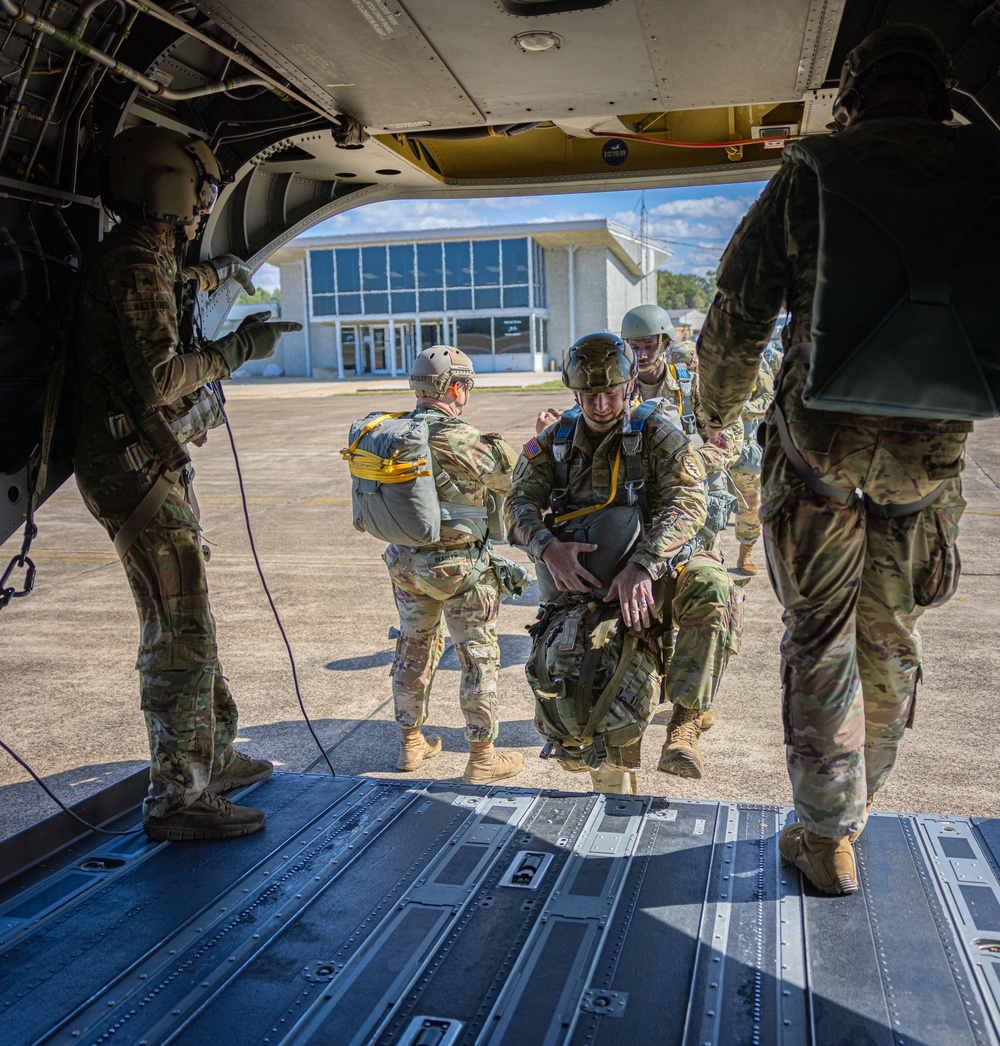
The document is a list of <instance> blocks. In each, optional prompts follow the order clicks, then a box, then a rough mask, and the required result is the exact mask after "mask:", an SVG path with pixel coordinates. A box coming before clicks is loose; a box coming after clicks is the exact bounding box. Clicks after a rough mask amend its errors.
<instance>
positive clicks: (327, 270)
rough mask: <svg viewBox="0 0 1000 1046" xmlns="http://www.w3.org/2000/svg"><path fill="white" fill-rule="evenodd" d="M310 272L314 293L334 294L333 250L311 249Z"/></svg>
mask: <svg viewBox="0 0 1000 1046" xmlns="http://www.w3.org/2000/svg"><path fill="white" fill-rule="evenodd" d="M309 274H310V275H311V276H312V292H313V294H332V293H333V292H334V290H335V288H334V286H333V251H310V252H309Z"/></svg>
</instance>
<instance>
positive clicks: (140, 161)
mask: <svg viewBox="0 0 1000 1046" xmlns="http://www.w3.org/2000/svg"><path fill="white" fill-rule="evenodd" d="M220 184H221V176H220V172H219V166H218V164H217V163H216V160H215V157H214V156H213V155H212V153H211V151H210V150H209V148H208V146H207V145H206V144H205V143H204V142H203V141H201V140H200V139H197V138H192V137H188V136H187V135H184V134H181V133H180V132H177V131H170V130H167V129H166V128H162V127H138V128H133V129H131V130H127V131H123V132H122V133H121V134H119V135H118V136H117V137H116V138H115V139H114V141H113V142H112V143H111V151H110V157H109V160H108V169H107V176H106V178H105V185H104V188H103V190H102V194H101V195H102V200H103V202H104V205H105V206H106V207H107V208H108V210H109V211H111V212H112V213H113V214H115V215H117V216H118V217H119V218H120V219H121V221H120V223H119V224H118V225H116V226H115V228H114V229H112V230H111V232H110V234H109V235H108V236H107V237H106V238H105V239H104V242H103V243H102V244H101V245H100V247H98V248H97V251H96V252H95V254H94V255H93V257H91V258H90V259H89V262H88V264H87V267H86V269H85V271H84V273H83V276H82V279H81V286H80V293H79V297H78V300H77V307H76V315H75V320H74V330H73V346H72V354H73V366H74V369H75V375H74V378H75V384H76V391H77V396H78V404H79V407H78V409H79V416H80V426H79V434H78V439H77V443H76V448H75V451H74V457H73V464H74V468H75V470H76V480H77V484H78V486H79V488H80V492H81V494H82V495H83V500H84V502H85V503H86V505H87V508H88V509H89V510H90V511H91V513H92V514H93V515H94V516H95V517H96V518H97V519H98V520H99V521H100V522H101V523H102V524H103V525H104V526H105V528H106V529H107V531H108V534H109V535H110V536H111V537H112V538H113V539H114V543H115V549H116V551H117V552H118V555H119V556H120V557H121V561H122V565H123V566H124V568H125V574H126V576H127V578H128V582H129V585H130V587H131V589H132V595H133V597H134V599H135V605H136V610H137V611H138V613H139V624H140V629H141V638H140V641H139V657H138V660H137V662H136V668H137V669H138V670H139V679H140V692H141V706H142V711H143V715H144V716H145V719H146V729H147V731H148V733H149V749H150V774H149V776H150V785H149V794H148V796H147V798H146V800H145V802H144V803H143V826H144V828H145V831H146V834H147V835H148V836H150V838H152V839H225V838H229V837H231V836H239V835H248V834H249V833H251V832H255V831H257V830H258V829H260V828H262V827H263V826H264V814H263V813H262V812H261V811H260V810H255V809H253V808H252V807H244V806H234V805H233V804H232V803H230V802H228V801H227V800H225V799H223V798H222V797H221V796H220V795H219V794H217V793H220V792H227V791H229V790H230V789H232V788H236V787H239V786H242V785H247V784H251V783H253V782H254V781H260V780H263V779H264V778H265V777H267V776H268V775H270V773H271V772H272V770H273V767H272V765H271V763H269V762H268V761H267V760H266V759H249V758H247V757H246V756H244V755H242V754H241V753H239V752H237V751H236V749H235V748H233V744H232V742H233V738H234V737H235V736H236V720H237V712H236V705H235V703H234V701H233V698H232V695H231V694H230V692H229V685H228V683H227V682H226V677H225V676H224V675H223V674H222V666H221V665H220V664H219V658H218V648H217V646H216V639H215V620H214V619H213V617H212V612H211V609H210V608H209V604H208V586H207V582H206V579H205V560H206V559H207V558H208V557H207V552H208V550H207V548H205V547H204V546H203V545H202V543H201V536H200V527H199V525H198V509H197V502H196V501H195V498H194V491H193V489H192V485H191V481H192V478H193V476H194V470H193V469H192V468H191V465H190V461H191V459H190V456H189V454H188V452H187V450H186V449H185V444H186V443H188V442H191V443H194V444H196V445H201V444H202V443H204V441H205V438H206V435H207V431H208V429H210V428H212V427H213V426H215V425H218V424H220V423H221V422H222V421H223V418H224V415H223V412H222V403H221V399H220V398H219V395H218V393H217V391H215V389H214V388H213V386H212V384H211V383H213V382H215V381H217V380H218V379H220V378H228V377H229V376H230V374H231V373H232V372H233V371H234V370H236V369H237V368H238V367H240V366H242V365H243V364H244V363H245V362H246V361H247V360H248V359H266V358H267V357H268V356H270V355H272V354H273V352H274V349H275V346H276V345H277V343H278V339H279V338H280V337H281V334H282V333H283V332H284V331H291V330H301V325H300V324H298V323H285V322H276V323H267V322H264V321H263V320H262V318H261V317H260V315H256V316H250V317H247V319H246V320H244V322H243V324H242V325H241V327H240V329H239V331H237V332H236V333H235V334H231V335H229V336H227V337H225V338H222V339H221V340H220V341H214V342H205V341H203V340H202V338H201V336H200V333H199V332H197V331H196V330H195V329H194V325H193V324H192V322H191V315H190V310H189V308H188V306H190V308H193V305H194V296H195V295H196V294H197V292H199V291H211V290H215V289H216V288H217V287H219V286H220V285H221V284H222V283H224V282H225V281H226V280H227V279H230V278H233V279H236V280H237V281H238V282H239V283H241V284H242V285H243V286H244V287H245V288H246V289H247V290H249V291H252V290H253V286H252V284H251V283H250V272H249V270H248V269H247V267H246V266H245V265H244V264H243V263H242V262H241V261H240V260H239V259H238V258H236V257H234V256H233V255H231V254H230V255H223V256H222V257H220V258H213V259H211V260H210V261H205V262H201V263H199V264H197V265H195V266H192V267H191V268H186V269H181V267H180V264H179V262H178V258H179V257H180V255H181V254H182V252H183V250H184V248H185V247H186V246H187V244H188V242H189V241H193V240H194V239H195V238H196V237H197V234H198V229H199V225H200V224H201V221H202V218H203V217H204V216H205V215H207V214H208V213H209V212H210V211H211V209H212V206H213V205H214V203H215V200H216V198H217V196H218V193H219V187H220Z"/></svg>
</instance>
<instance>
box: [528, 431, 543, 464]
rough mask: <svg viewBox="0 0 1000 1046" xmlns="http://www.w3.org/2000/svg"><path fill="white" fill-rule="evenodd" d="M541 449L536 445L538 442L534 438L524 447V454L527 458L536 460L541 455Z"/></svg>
mask: <svg viewBox="0 0 1000 1046" xmlns="http://www.w3.org/2000/svg"><path fill="white" fill-rule="evenodd" d="M541 452H542V448H541V447H540V446H539V445H538V440H537V439H535V437H534V436H532V437H531V439H529V440H528V442H527V443H525V445H524V453H525V456H526V457H527V458H529V459H530V458H537V457H538V455H539V454H541Z"/></svg>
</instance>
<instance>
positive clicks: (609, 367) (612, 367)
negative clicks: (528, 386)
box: [562, 332, 639, 392]
mask: <svg viewBox="0 0 1000 1046" xmlns="http://www.w3.org/2000/svg"><path fill="white" fill-rule="evenodd" d="M638 373H639V362H638V360H637V358H636V355H635V353H634V352H633V351H632V349H631V348H629V346H628V345H627V344H626V343H625V342H624V341H623V340H622V339H621V338H619V337H618V335H617V334H610V333H607V332H602V333H600V334H587V335H584V337H582V338H580V339H579V340H578V341H576V342H574V343H573V344H572V345H571V346H570V348H569V351H568V352H567V353H566V358H565V359H564V360H563V369H562V381H563V384H564V385H565V386H566V387H567V388H568V389H574V390H578V391H581V392H605V391H609V390H611V389H616V388H618V387H619V386H621V385H628V384H629V383H630V382H631V381H633V380H634V378H635V377H636V375H637V374H638Z"/></svg>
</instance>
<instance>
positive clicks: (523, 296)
mask: <svg viewBox="0 0 1000 1046" xmlns="http://www.w3.org/2000/svg"><path fill="white" fill-rule="evenodd" d="M527 305H528V285H527V284H525V285H524V286H523V287H504V289H503V307H504V308H505V309H523V308H527Z"/></svg>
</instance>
